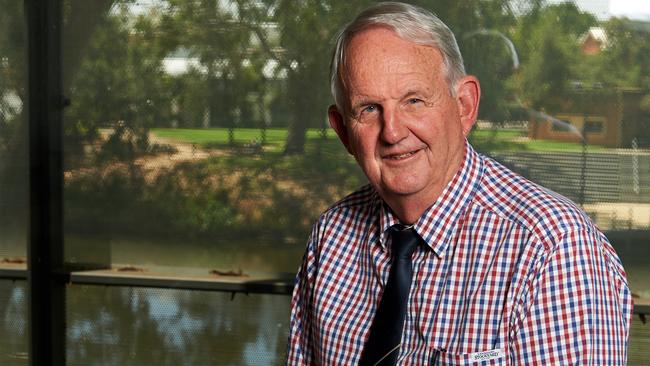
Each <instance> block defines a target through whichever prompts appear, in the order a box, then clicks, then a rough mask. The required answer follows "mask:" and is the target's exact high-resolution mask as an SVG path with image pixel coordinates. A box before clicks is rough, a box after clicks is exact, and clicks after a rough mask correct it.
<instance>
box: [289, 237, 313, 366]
mask: <svg viewBox="0 0 650 366" xmlns="http://www.w3.org/2000/svg"><path fill="white" fill-rule="evenodd" d="M316 240H317V226H315V227H314V229H313V231H312V234H311V236H310V238H309V241H308V243H307V250H306V251H305V255H304V257H303V260H302V264H301V266H300V268H299V270H298V274H297V276H296V283H295V287H294V289H293V296H292V298H291V321H290V329H289V344H288V351H287V365H312V364H314V361H313V360H314V355H313V349H312V348H313V342H312V341H311V339H312V335H311V328H312V324H311V305H312V301H311V300H312V291H313V281H314V277H315V276H314V275H315V272H316V255H315V246H316V245H315V241H316Z"/></svg>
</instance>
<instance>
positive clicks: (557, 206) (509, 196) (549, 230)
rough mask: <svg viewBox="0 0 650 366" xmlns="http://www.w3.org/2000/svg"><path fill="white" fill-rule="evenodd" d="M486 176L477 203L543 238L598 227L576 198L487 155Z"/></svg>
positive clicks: (485, 159) (485, 162)
mask: <svg viewBox="0 0 650 366" xmlns="http://www.w3.org/2000/svg"><path fill="white" fill-rule="evenodd" d="M483 159H484V164H485V165H484V167H485V168H484V169H485V170H484V175H483V179H482V181H481V184H480V188H479V192H480V193H479V194H477V195H476V202H477V203H478V204H480V205H481V206H483V207H484V208H485V209H487V210H489V211H492V212H494V213H495V214H497V215H499V216H501V217H503V218H506V219H508V220H511V221H514V222H515V223H517V224H519V225H522V226H524V227H525V228H526V229H527V230H529V231H531V232H533V233H534V234H536V235H537V236H539V237H543V238H552V237H557V236H559V235H563V234H564V233H566V232H568V231H574V230H587V231H592V230H596V228H595V225H594V224H593V223H592V222H591V219H589V217H588V216H587V214H586V213H585V212H584V211H583V210H582V209H580V208H579V207H578V206H577V205H576V204H575V203H574V202H573V201H571V200H570V199H568V198H566V197H564V196H562V195H560V194H559V193H556V192H553V191H551V190H549V189H547V188H544V187H542V186H540V185H538V184H536V183H534V182H531V181H529V180H528V179H526V178H524V177H522V176H520V175H519V174H517V173H515V172H513V171H512V170H510V169H508V168H507V167H505V166H503V165H501V164H500V163H498V162H496V161H495V160H493V159H491V158H488V157H483Z"/></svg>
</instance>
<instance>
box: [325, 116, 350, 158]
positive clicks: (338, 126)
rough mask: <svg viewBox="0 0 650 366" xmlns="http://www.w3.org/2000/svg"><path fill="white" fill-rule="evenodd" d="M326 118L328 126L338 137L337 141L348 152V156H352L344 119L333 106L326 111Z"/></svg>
mask: <svg viewBox="0 0 650 366" xmlns="http://www.w3.org/2000/svg"><path fill="white" fill-rule="evenodd" d="M327 118H328V119H329V121H330V126H332V128H333V129H334V131H336V134H337V135H338V136H339V140H341V142H342V143H343V146H345V149H346V150H348V152H349V153H350V155H354V153H353V152H352V149H351V146H350V140H349V138H348V129H347V127H346V126H345V119H344V117H343V115H342V114H341V113H340V112H339V109H338V108H337V107H336V106H335V105H331V106H330V107H329V108H328V109H327Z"/></svg>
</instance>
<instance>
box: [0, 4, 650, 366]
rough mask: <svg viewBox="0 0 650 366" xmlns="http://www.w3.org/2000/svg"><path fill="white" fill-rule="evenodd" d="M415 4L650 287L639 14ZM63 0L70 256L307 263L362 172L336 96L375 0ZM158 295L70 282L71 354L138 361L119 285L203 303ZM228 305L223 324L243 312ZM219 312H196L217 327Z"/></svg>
mask: <svg viewBox="0 0 650 366" xmlns="http://www.w3.org/2000/svg"><path fill="white" fill-rule="evenodd" d="M411 2H412V3H417V4H419V5H422V6H425V7H427V8H429V9H431V10H433V11H434V12H436V13H437V14H438V15H439V16H440V18H442V20H444V21H445V22H446V23H447V24H448V25H449V26H450V27H451V28H452V30H453V31H454V33H455V34H456V36H457V39H458V42H459V44H460V48H461V51H462V53H463V55H464V57H465V63H466V67H467V71H468V72H469V73H472V74H475V75H477V76H478V77H479V79H480V81H481V86H482V99H481V110H480V116H479V121H478V122H477V124H476V127H475V129H474V130H473V131H472V133H471V135H470V137H469V140H470V142H471V143H472V144H473V145H474V147H475V148H476V149H477V150H478V151H480V152H482V153H484V154H486V155H489V156H491V157H493V158H495V159H496V160H498V161H499V162H501V163H502V164H504V165H506V166H508V167H510V168H511V169H513V170H515V171H517V172H519V173H520V174H522V175H523V176H525V177H527V178H529V179H531V180H533V181H535V182H538V183H540V184H542V185H543V186H545V187H547V188H549V189H551V190H553V191H556V192H558V193H560V194H562V195H564V196H566V197H568V198H569V199H571V200H573V201H574V202H575V203H576V204H577V205H579V206H581V207H582V208H583V209H584V210H585V211H586V212H587V213H588V214H589V215H590V216H591V217H592V218H593V219H594V221H595V222H596V223H597V224H598V226H599V227H600V228H601V229H602V230H604V231H605V232H606V234H607V235H608V236H609V237H610V239H611V241H612V243H613V245H614V247H615V248H616V250H617V251H618V253H619V254H620V256H621V258H622V260H623V262H624V265H625V267H626V270H627V272H628V276H629V279H630V284H631V287H632V290H633V292H634V294H635V296H638V297H639V298H650V287H649V285H648V284H650V281H648V278H649V277H648V276H649V275H650V272H649V271H648V268H650V267H649V266H648V261H647V258H648V253H647V252H648V251H649V249H647V248H648V246H647V243H646V242H647V239H648V237H649V235H648V234H649V230H650V135H649V134H650V132H649V131H650V79H649V78H648V77H647V76H646V75H650V26H649V25H648V23H647V22H645V21H643V20H642V19H639V18H638V17H636V15H638V14H642V13H641V12H640V10H641V9H640V8H638V7H637V8H631V9H630V10H629V11H628V12H623V10H620V9H618V8H617V10H616V13H611V12H610V11H609V10H603V9H600V8H598V9H594V8H591V7H590V6H591V5H592V4H590V2H588V1H576V2H574V3H571V2H569V3H561V2H558V1H532V0H531V1H526V0H517V1H512V0H492V1H479V0H470V1H452V0H448V1H446V0H440V1H434V2H432V1H411ZM64 3H65V7H64V8H65V9H64V10H65V11H64V13H65V14H64V23H65V26H64V49H63V56H64V57H63V59H64V62H63V84H64V85H63V87H64V91H65V94H66V95H67V96H68V97H69V98H70V100H71V104H70V106H69V107H67V108H66V109H65V112H64V126H65V127H64V146H65V148H64V155H65V217H64V219H65V254H66V261H67V263H68V264H69V265H71V266H74V267H80V268H112V269H113V270H115V271H120V270H131V271H143V272H156V271H164V272H166V273H172V274H177V275H182V274H187V273H192V274H196V273H199V274H203V275H204V276H212V277H215V276H216V277H217V278H218V277H219V276H221V277H224V276H225V277H227V278H232V277H240V278H246V276H254V275H256V274H258V273H268V272H295V270H296V269H297V267H298V264H299V262H300V258H301V256H302V253H303V251H304V245H305V242H306V240H307V237H308V235H309V232H310V228H311V225H312V224H313V222H314V221H315V219H316V218H317V216H318V214H319V213H320V212H322V211H323V210H324V209H326V208H327V207H328V206H329V205H331V204H332V203H334V202H336V201H337V200H338V199H340V198H342V197H343V196H344V195H345V194H347V193H349V192H351V191H352V190H354V189H355V188H357V187H359V186H361V185H363V184H365V182H366V179H365V177H364V176H363V174H362V173H361V172H360V170H359V168H358V167H357V166H356V163H355V161H354V159H352V158H351V157H350V156H349V155H348V154H347V152H346V151H345V149H344V148H343V147H342V146H341V144H340V142H339V141H338V139H337V138H336V136H335V134H334V133H333V131H332V130H330V129H329V128H328V127H327V121H326V108H327V106H328V105H329V104H331V97H330V96H329V87H328V69H329V56H330V52H331V46H332V45H331V40H332V38H333V37H334V34H335V32H336V30H338V28H339V27H340V26H341V25H342V24H343V23H344V22H346V21H349V20H350V16H351V14H355V13H356V12H358V11H359V10H360V9H362V8H363V7H365V6H367V5H368V4H371V3H373V2H372V1H362V0H358V1H346V2H342V1H329V0H323V1H311V2H305V1H289V0H277V1H266V0H265V1H253V0H240V1H230V0H221V1H212V0H192V1H187V0H159V1H156V0H148V1H145V0H140V1H120V0H102V1H92V2H88V1H84V0H66V1H65V2H64ZM611 3H612V4H614V3H615V2H614V1H612V2H611ZM622 14H627V16H628V17H624V16H622ZM630 16H632V18H630ZM646 19H647V18H646ZM0 24H3V25H4V24H6V23H0ZM3 25H0V27H2V26H3ZM12 29H13V28H12ZM0 37H4V35H3V36H0ZM0 39H4V38H0ZM3 60H4V59H3ZM3 62H4V61H3ZM2 65H4V63H3V64H2ZM3 67H4V66H3ZM2 70H5V69H2ZM2 80H4V79H2ZM2 85H4V84H2ZM0 90H10V91H11V90H13V89H11V88H9V89H7V88H5V89H0ZM15 93H17V92H15ZM5 95H7V91H5ZM11 95H13V94H11ZM14 100H15V98H14ZM14 104H16V103H14ZM16 105H17V104H16ZM0 133H3V132H1V131H0ZM2 146H3V145H0V148H2ZM0 161H1V158H0ZM0 167H1V165H0ZM2 177H10V176H9V175H2V174H0V178H2ZM12 179H13V178H12ZM0 182H2V181H0ZM16 186H19V185H17V184H16ZM3 197H4V196H3ZM2 199H3V198H0V202H4V201H1V200H2ZM3 207H5V206H3ZM0 209H2V210H4V211H1V212H14V211H7V210H5V209H4V208H2V207H0ZM1 212H0V213H1ZM18 216H19V215H18ZM0 225H2V224H0ZM0 227H1V226H0ZM3 230H4V229H3ZM3 233H4V231H3ZM0 240H5V239H4V237H2V238H0ZM148 291H149V290H136V289H120V290H119V291H117V290H115V291H114V290H107V289H104V288H102V289H101V290H98V289H95V288H88V289H86V288H79V289H77V290H75V292H76V293H75V294H71V295H70V300H71V303H74V304H73V305H70V306H69V308H68V311H69V314H68V319H69V327H70V328H69V329H68V334H69V339H70V341H71V342H73V343H71V344H74V342H78V343H79V344H85V346H83V347H78V348H74V347H70V349H69V353H68V355H69V360H70V362H71V363H75V362H82V361H81V360H83V358H84V357H85V356H86V355H87V354H92V355H100V356H93V357H100V358H101V357H115V360H123V357H128V355H129V353H128V352H127V351H126V349H127V348H122V347H127V346H125V345H126V344H127V343H120V342H122V341H119V342H118V341H117V340H116V339H117V338H115V337H117V336H115V334H118V335H120V334H126V332H127V331H126V330H122V328H120V327H127V326H134V325H133V324H134V323H133V322H131V323H129V322H123V324H122V322H121V320H120V319H121V316H120V315H115V313H112V311H113V310H111V311H108V310H107V311H103V310H101V309H102V306H103V305H104V300H105V299H111V300H109V302H110V303H111V304H114V305H115V306H119V307H122V308H124V311H127V310H128V311H136V310H130V309H132V308H133V307H138V306H147V307H151V305H146V304H149V303H150V302H149V300H146V299H148V298H149V297H151V296H153V297H155V296H158V295H155V294H159V293H165V294H166V295H165V296H164V297H163V296H160V297H157V299H161V300H156V301H159V302H158V303H160V304H164V303H165V301H168V302H170V303H174V304H175V305H170V306H172V308H173V309H176V310H177V311H178V312H179V313H182V312H183V311H185V310H181V309H192V308H194V307H197V308H199V309H203V307H205V306H206V305H205V303H203V302H202V301H203V298H202V297H201V296H194V295H193V296H189V295H188V296H187V297H186V295H185V292H182V291H177V292H174V291H168V290H166V291H161V292H156V291H153V290H152V291H150V292H148ZM141 292H142V293H144V294H146V295H143V294H141ZM134 294H137V295H134ZM152 294H153V295H152ZM210 296H212V295H210ZM215 296H217V295H215ZM218 296H221V295H218ZM134 298H137V299H136V300H133V299H134ZM163 298H165V299H166V300H162V299H163ZM190 298H191V299H196V301H197V302H196V305H193V304H194V303H193V301H195V300H189V299H190ZM84 299H86V300H84ZM184 299H186V300H184ZM274 299H275V298H274ZM282 299H283V300H281V301H287V300H288V298H282ZM100 300H101V301H100ZM93 301H94V302H95V304H93V305H92V306H91V305H88V304H92V303H93ZM179 301H182V302H183V304H182V306H181V305H178V303H179ZM185 301H186V302H185ZM214 301H215V304H217V303H218V304H220V302H221V300H214ZM269 301H280V300H269ZM154 303H155V301H154ZM143 304H145V305H143ZM85 306H88V307H87V308H84V307H85ZM111 306H113V305H111ZM161 306H162V305H161ZM215 306H216V305H215ZM224 306H225V305H224ZM273 306H275V305H273ZM278 306H279V305H278ZM225 309H226V310H220V311H225V313H223V316H224V317H225V318H224V319H226V318H228V315H227V314H228V312H236V311H237V310H236V309H234V308H230V307H227V308H225ZM213 310H214V311H213V312H210V313H205V314H203V313H201V314H203V315H202V316H203V317H205V318H201V317H199V316H198V315H197V316H188V317H186V318H184V319H188V320H187V322H188V323H191V324H194V323H193V322H194V319H199V318H200V321H201V322H212V321H214V319H217V316H216V315H215V314H217V313H219V312H218V311H216V309H213ZM285 310H286V309H285ZM138 311H142V312H143V313H147V312H149V313H147V314H148V315H147V316H148V317H149V319H150V321H151V322H152V324H155V326H152V327H148V328H147V329H146V330H144V329H145V328H142V329H143V332H145V331H148V332H151V333H150V335H147V333H137V334H141V335H147V337H151V338H150V339H149V340H144V339H143V340H142V342H148V341H150V342H154V343H156V342H157V343H156V344H164V345H166V346H165V347H169V350H167V351H161V352H163V353H164V352H170V354H174V353H173V352H176V351H173V350H174V349H182V347H189V346H187V343H184V342H185V338H182V339H183V341H182V342H181V343H175V342H180V341H179V340H178V339H177V338H175V337H176V336H171V338H169V337H170V336H168V335H167V333H165V332H160V331H156V329H160V327H165V326H166V325H165V324H166V323H165V322H166V320H165V319H166V318H165V316H164V315H160V316H159V315H155V314H154V315H152V314H153V313H150V310H142V309H140V310H138ZM187 311H189V310H187ZM260 311H261V310H260ZM117 314H119V313H117ZM253 314H255V316H258V315H259V311H257V310H256V311H255V312H253ZM130 316H132V315H130ZM219 316H221V315H219ZM285 316H287V315H286V313H285ZM133 319H135V318H133ZM252 319H254V318H252ZM224 321H226V320H224ZM118 323H119V324H122V325H117V324H118ZM183 324H184V323H183ZM247 324H248V323H247ZM251 324H252V323H251ZM635 324H637V325H635V326H639V327H641V325H639V324H640V323H635ZM182 326H184V325H179V327H181V328H182ZM98 327H99V328H98ZM101 327H106V328H101ZM157 327H158V328H157ZM202 327H203V326H199V328H200V329H204V328H202ZM199 328H197V329H199ZM88 329H92V330H100V331H101V330H106V332H90V333H88V332H89V331H88ZM260 329H262V328H260ZM170 331H171V330H170ZM201 331H203V330H201ZM84 332H86V333H84ZM156 332H158V333H156ZM181 332H185V331H184V330H181ZM188 332H189V331H188ZM210 332H213V331H210ZM215 332H216V331H215ZM259 332H263V331H261V330H259V331H258V333H259ZM190 333H191V332H190ZM83 334H94V335H93V336H92V337H90V338H84V336H83ZM183 334H185V333H183ZM259 334H261V333H259ZM634 334H643V333H642V332H641V333H634ZM216 335H217V333H214V332H213V333H206V336H205V339H207V340H210V341H213V342H214V340H215V337H216ZM93 337H94V338H93ZM98 337H99V338H98ZM102 337H103V338H102ZM183 337H184V336H183ZM188 337H189V336H188ZM145 338H146V337H145ZM124 339H126V338H124ZM187 339H192V338H191V337H190V338H187ZM243 339H244V340H243V341H242V342H243V343H242V344H244V343H245V344H248V343H247V342H249V341H248V340H246V339H249V338H247V336H245V337H244V338H243ZM250 339H253V338H250ZM201 341H204V340H201ZM84 342H87V343H84ZM116 342H117V343H116ZM165 342H167V343H165ZM250 342H253V341H250ZM178 344H182V345H183V346H182V347H181V346H178ZM211 344H214V343H211ZM226 344H227V343H226ZM123 345H124V346H123ZM152 347H153V346H152ZM156 347H157V346H156ZM174 347H177V348H174ZM178 347H180V348H178ZM208 347H209V346H208ZM233 347H235V346H233ZM237 347H241V344H240V345H238V346H237ZM259 347H263V348H264V347H266V348H264V349H267V348H268V349H273V350H282V347H279V346H278V347H279V348H273V347H271V346H269V345H268V344H266V345H262V346H259ZM269 347H270V348H269ZM274 347H275V346H274ZM196 349H197V352H198V353H200V352H203V349H202V348H199V347H198V346H197V348H196ZM233 349H237V348H233ZM107 350H111V352H113V351H112V350H123V351H124V353H123V354H117V353H111V352H107V353H106V354H111V356H106V354H102V352H104V351H107ZM84 352H85V353H84ZM129 352H130V351H129ZM238 352H239V356H240V357H244V356H243V355H245V354H246V353H245V351H242V349H241V348H239V349H238ZM160 354H162V353H156V352H152V353H151V354H149V355H146V357H151V358H152V359H154V360H155V359H156V357H158V356H159V355H160ZM179 355H180V353H179V354H175V356H173V357H180V356H179ZM137 357H140V356H137ZM142 357H145V356H142ZM170 357H172V356H170ZM197 357H199V356H197ZM107 362H118V361H113V360H112V359H111V360H109V361H107ZM233 362H234V363H237V362H235V361H233ZM246 362H248V361H245V362H244V363H246ZM272 362H276V361H272ZM250 363H253V364H254V362H253V361H251V362H250Z"/></svg>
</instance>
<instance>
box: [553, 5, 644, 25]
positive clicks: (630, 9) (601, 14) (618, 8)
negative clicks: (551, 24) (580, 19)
mask: <svg viewBox="0 0 650 366" xmlns="http://www.w3.org/2000/svg"><path fill="white" fill-rule="evenodd" d="M566 1H567V0H549V1H548V2H549V3H561V2H566ZM572 1H574V2H575V3H576V4H577V5H578V7H580V9H582V10H583V11H588V12H590V13H593V14H595V15H596V16H597V17H598V19H607V18H609V17H610V16H619V17H620V16H626V17H628V18H630V19H639V20H646V21H650V0H572Z"/></svg>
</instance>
